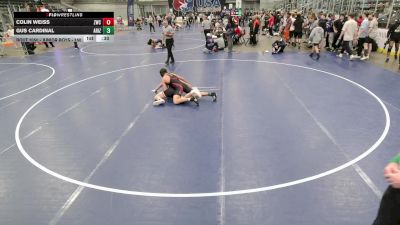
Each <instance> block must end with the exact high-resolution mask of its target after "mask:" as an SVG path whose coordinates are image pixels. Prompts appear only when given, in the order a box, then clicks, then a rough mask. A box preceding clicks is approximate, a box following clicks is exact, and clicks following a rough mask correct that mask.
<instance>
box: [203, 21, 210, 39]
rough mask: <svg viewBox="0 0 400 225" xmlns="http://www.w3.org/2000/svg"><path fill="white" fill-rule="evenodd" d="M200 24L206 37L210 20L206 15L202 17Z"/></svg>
mask: <svg viewBox="0 0 400 225" xmlns="http://www.w3.org/2000/svg"><path fill="white" fill-rule="evenodd" d="M201 26H202V27H203V31H204V37H205V38H206V39H207V33H210V32H211V22H210V20H208V18H207V16H205V17H204V20H203V22H202V23H201Z"/></svg>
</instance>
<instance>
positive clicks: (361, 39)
mask: <svg viewBox="0 0 400 225" xmlns="http://www.w3.org/2000/svg"><path fill="white" fill-rule="evenodd" d="M368 15H369V14H368V13H367V12H365V13H363V14H362V18H363V21H362V22H361V26H360V29H359V30H358V43H357V56H353V57H352V59H353V58H361V56H362V51H363V49H364V43H365V39H366V38H367V36H368V26H369V21H368Z"/></svg>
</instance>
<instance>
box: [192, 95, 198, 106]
mask: <svg viewBox="0 0 400 225" xmlns="http://www.w3.org/2000/svg"><path fill="white" fill-rule="evenodd" d="M190 101H191V102H194V104H196V106H199V100H197V98H195V97H191V98H190Z"/></svg>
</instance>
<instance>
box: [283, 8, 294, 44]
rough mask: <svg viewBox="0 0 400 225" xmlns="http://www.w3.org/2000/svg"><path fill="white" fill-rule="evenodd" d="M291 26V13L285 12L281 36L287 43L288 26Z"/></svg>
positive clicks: (288, 38)
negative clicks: (284, 22) (284, 23)
mask: <svg viewBox="0 0 400 225" xmlns="http://www.w3.org/2000/svg"><path fill="white" fill-rule="evenodd" d="M291 26H292V15H291V14H290V13H287V16H286V25H284V30H283V37H284V39H285V42H286V43H288V44H290V43H289V40H290V27H291Z"/></svg>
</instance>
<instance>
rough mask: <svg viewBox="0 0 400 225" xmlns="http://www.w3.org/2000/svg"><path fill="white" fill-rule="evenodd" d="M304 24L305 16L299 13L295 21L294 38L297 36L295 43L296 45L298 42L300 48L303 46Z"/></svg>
mask: <svg viewBox="0 0 400 225" xmlns="http://www.w3.org/2000/svg"><path fill="white" fill-rule="evenodd" d="M303 24H304V20H303V17H302V16H301V14H300V13H299V14H297V17H296V20H295V21H294V23H293V26H294V38H295V43H294V45H296V43H297V45H298V46H297V47H298V48H299V49H300V46H301V38H302V37H303Z"/></svg>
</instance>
